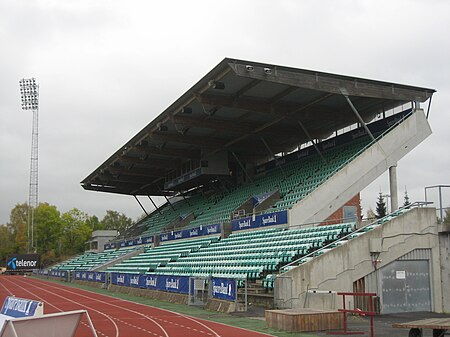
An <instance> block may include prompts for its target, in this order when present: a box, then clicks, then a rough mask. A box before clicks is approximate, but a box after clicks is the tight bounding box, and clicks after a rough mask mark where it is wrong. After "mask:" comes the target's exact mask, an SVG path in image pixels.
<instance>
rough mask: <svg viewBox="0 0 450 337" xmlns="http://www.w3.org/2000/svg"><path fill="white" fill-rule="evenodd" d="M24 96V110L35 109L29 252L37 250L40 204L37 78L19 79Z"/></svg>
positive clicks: (32, 137)
mask: <svg viewBox="0 0 450 337" xmlns="http://www.w3.org/2000/svg"><path fill="white" fill-rule="evenodd" d="M19 85H20V94H21V98H22V110H32V111H33V125H32V131H31V162H30V186H29V192H28V247H27V249H28V252H29V253H30V252H33V251H35V245H34V223H35V210H36V209H37V206H38V186H39V175H38V163H39V151H38V150H39V147H38V139H39V138H38V135H39V84H38V83H37V82H36V79H35V78H30V79H21V80H20V81H19Z"/></svg>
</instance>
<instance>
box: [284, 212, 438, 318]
mask: <svg viewBox="0 0 450 337" xmlns="http://www.w3.org/2000/svg"><path fill="white" fill-rule="evenodd" d="M435 212H436V211H435V209H434V208H416V209H412V210H410V211H409V212H407V213H405V214H403V215H401V216H398V217H396V218H394V219H393V220H391V221H389V222H387V223H385V224H383V225H380V226H379V227H377V228H375V229H373V230H371V231H368V232H366V233H364V234H362V235H360V236H359V237H356V238H353V239H351V240H350V241H348V242H347V243H346V244H344V245H342V246H339V247H336V248H334V249H332V250H331V251H329V252H327V253H325V254H323V255H320V256H318V257H315V258H314V259H313V260H311V261H309V262H306V263H304V264H302V265H300V266H298V267H296V268H294V269H292V270H290V271H289V272H286V273H284V274H282V275H280V277H281V279H280V280H278V279H277V281H276V285H275V301H276V305H277V306H278V307H280V308H291V307H292V308H304V307H305V308H315V309H338V308H341V307H342V303H341V299H340V297H339V298H338V297H336V295H333V294H310V293H308V290H323V291H329V290H332V291H350V292H351V291H353V282H355V281H357V280H359V279H361V278H363V277H365V276H366V275H368V274H370V273H372V272H373V271H374V266H373V264H372V260H371V256H370V251H369V245H370V241H371V239H380V238H381V254H380V256H379V257H378V258H379V259H381V260H382V262H381V263H380V264H379V266H378V267H379V268H381V267H383V266H384V265H387V264H389V263H390V262H392V261H394V260H396V259H398V258H400V257H401V256H403V255H405V254H407V253H408V252H410V251H412V250H414V249H420V248H423V249H427V248H429V249H431V251H432V256H433V258H432V263H431V266H430V273H432V277H431V278H432V280H431V282H432V283H431V286H432V289H433V294H432V301H433V311H437V312H441V311H442V310H443V303H442V291H441V289H442V288H441V272H440V269H441V265H440V258H439V256H440V252H439V240H438V235H437V233H438V227H437V224H436V213H435ZM352 304H353V301H352V299H350V303H349V305H352Z"/></svg>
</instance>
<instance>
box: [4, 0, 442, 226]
mask: <svg viewBox="0 0 450 337" xmlns="http://www.w3.org/2000/svg"><path fill="white" fill-rule="evenodd" d="M449 13H450V1H444V0H442V1H439V0H434V1H433V0H429V1H414V0H410V1H406V0H405V1H400V0H399V1H397V0H396V1H392V0H386V1H380V0H376V1H375V0H374V1H362V0H354V1H350V0H349V1H336V0H330V1H300V0H292V1H287V0H286V1H283V0H276V1H275V0H273V1H263V0H255V1H245V0H239V1H195V0H192V1H144V0H142V1H124V0H123V1H114V0H104V1H102V0H95V1H92V0H80V1H75V0H64V1H61V0H53V1H39V0H36V1H26V0H15V1H8V0H0V50H1V52H0V154H1V159H0V224H1V223H6V222H8V220H9V213H10V210H11V209H12V208H13V207H14V205H15V204H17V203H23V202H25V201H27V199H28V187H29V169H30V150H31V123H32V113H31V112H30V111H23V110H21V107H20V93H19V86H18V81H19V79H21V78H23V77H26V78H27V77H36V78H37V79H38V81H39V83H40V116H39V118H40V120H39V200H40V201H42V202H44V201H45V202H48V203H50V204H53V205H56V206H57V207H58V209H59V210H60V211H62V212H65V211H67V210H69V209H71V208H73V207H76V208H79V209H81V210H83V211H85V212H88V213H89V214H95V215H97V216H99V217H100V218H101V217H103V215H104V214H105V211H106V210H107V209H113V210H117V211H120V212H123V213H125V214H127V215H128V216H130V217H132V218H136V217H137V216H139V215H140V214H141V213H142V211H141V209H140V207H139V205H138V204H137V203H136V201H135V200H134V198H133V197H130V196H117V195H113V194H107V193H97V192H91V191H84V190H83V189H82V188H81V186H80V181H81V180H82V179H83V178H85V177H86V176H87V175H88V174H89V173H91V172H92V171H93V170H94V169H96V168H97V167H98V166H99V165H100V164H101V163H102V162H103V161H104V160H106V159H107V158H108V157H109V156H110V155H111V154H112V153H113V152H115V151H116V150H117V149H118V148H119V147H120V146H122V145H123V144H124V143H125V142H126V141H128V140H129V139H130V138H131V137H132V136H134V135H135V134H136V133H137V132H138V131H140V130H141V129H142V128H143V127H144V125H146V124H147V123H148V122H150V121H151V120H152V119H153V118H154V117H155V116H157V115H158V114H160V113H161V112H162V111H163V110H164V109H165V108H166V107H167V106H168V105H170V104H171V103H172V102H173V101H175V100H176V99H177V98H178V97H180V96H181V95H182V94H183V93H184V92H185V91H186V90H187V89H189V88H190V87H191V86H192V85H193V84H194V83H195V82H197V81H198V80H199V79H200V78H202V77H203V76H204V75H205V74H206V73H207V72H208V71H209V70H210V69H212V68H213V67H214V66H215V65H216V64H217V63H219V62H220V61H221V60H222V59H223V58H224V57H231V58H240V59H247V60H251V61H259V62H266V63H273V64H278V65H283V66H291V67H296V68H304V69H312V70H318V71H325V72H333V73H338V74H345V75H351V76H358V77H366V78H372V79H379V80H385V81H393V82H399V83H404V84H410V85H417V86H424V87H429V88H434V89H436V90H437V93H436V94H435V95H434V97H433V101H432V106H431V112H430V119H429V121H430V124H431V127H432V129H433V135H432V136H431V137H429V138H428V139H427V140H426V141H425V142H423V143H422V144H421V145H419V147H417V148H416V149H414V150H413V151H412V152H411V153H410V154H408V155H407V156H406V157H404V158H403V159H402V160H401V161H400V162H399V164H398V183H399V189H400V191H399V196H400V201H399V202H400V204H401V203H402V202H403V200H402V199H403V193H404V189H405V186H406V188H407V190H408V193H409V196H410V198H411V200H412V201H416V200H423V199H424V186H428V185H434V184H446V183H447V184H448V183H450V177H449V172H450V155H449V145H450V131H449V127H450V112H449V109H448V106H449V105H450V80H449V79H450V66H449V64H450V61H449V60H450V38H449V36H450V20H449ZM388 186H389V184H388V179H387V175H383V176H382V177H381V178H379V179H378V180H376V181H375V182H374V183H372V184H371V185H370V186H369V187H368V188H367V189H366V190H364V191H363V193H362V200H363V207H364V209H365V211H366V210H367V209H368V208H369V207H372V208H375V207H374V205H375V199H376V197H377V193H378V192H379V191H380V190H381V191H383V192H384V193H387V192H388ZM444 202H447V205H448V204H450V191H448V193H447V194H446V195H444ZM144 205H145V207H146V208H148V209H150V208H151V207H150V203H149V201H148V200H146V201H144Z"/></svg>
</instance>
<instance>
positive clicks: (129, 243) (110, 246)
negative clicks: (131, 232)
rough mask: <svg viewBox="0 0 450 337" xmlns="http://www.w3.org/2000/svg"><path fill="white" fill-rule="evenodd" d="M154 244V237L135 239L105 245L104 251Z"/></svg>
mask: <svg viewBox="0 0 450 337" xmlns="http://www.w3.org/2000/svg"><path fill="white" fill-rule="evenodd" d="M149 243H153V236H143V237H139V238H135V239H130V240H126V241H121V242H109V243H105V244H104V245H103V248H104V250H108V249H115V248H116V247H117V246H119V247H120V248H123V247H130V246H138V245H143V244H149Z"/></svg>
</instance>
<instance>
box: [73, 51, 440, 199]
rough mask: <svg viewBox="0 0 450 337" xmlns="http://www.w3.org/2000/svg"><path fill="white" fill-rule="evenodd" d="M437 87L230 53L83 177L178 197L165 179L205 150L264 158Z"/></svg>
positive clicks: (107, 186) (119, 189) (109, 188)
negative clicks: (167, 188) (167, 187)
mask: <svg viewBox="0 0 450 337" xmlns="http://www.w3.org/2000/svg"><path fill="white" fill-rule="evenodd" d="M434 92H435V90H433V89H429V88H420V87H415V86H409V85H402V84H395V83H389V82H382V81H375V80H369V79H363V78H356V77H350V76H342V75H336V74H330V73H323V72H318V71H311V70H304V69H296V68H289V67H283V66H277V65H271V64H263V63H257V62H251V61H244V60H236V59H229V58H225V59H224V60H223V61H222V62H220V63H219V64H218V65H217V66H216V67H214V68H213V69H212V70H211V71H210V72H209V73H208V74H206V75H205V76H204V77H203V78H202V79H200V81H198V82H197V83H196V84H195V85H194V86H193V87H192V88H190V89H189V90H188V91H187V92H186V93H184V94H183V95H182V96H181V97H180V98H178V99H177V100H176V101H175V102H174V103H173V104H172V105H170V106H169V107H168V108H167V109H166V110H164V111H163V112H162V113H161V114H160V115H159V116H158V117H156V118H155V119H154V120H153V121H151V122H150V123H149V124H148V125H146V126H145V127H144V128H143V129H142V130H141V131H140V132H139V133H138V134H136V135H135V136H134V137H133V138H131V139H130V140H129V141H128V142H127V143H126V144H125V145H124V146H122V147H120V148H119V149H118V150H117V151H116V152H115V153H114V154H113V155H111V156H110V157H109V158H108V159H107V160H106V161H105V162H104V163H103V164H101V165H100V166H99V167H98V168H97V169H96V170H94V171H93V172H92V173H91V174H90V175H89V176H88V177H86V178H85V179H84V180H83V181H82V182H81V184H82V186H83V188H84V189H87V190H96V191H103V192H111V193H120V194H129V195H170V194H171V192H170V191H164V181H165V177H166V176H167V174H168V173H169V172H170V171H173V170H174V169H177V168H179V167H180V165H181V163H182V162H184V161H186V160H189V159H199V158H200V154H201V153H202V152H203V153H205V152H208V153H215V152H220V151H229V152H231V151H232V152H234V154H235V155H236V156H237V157H238V158H239V159H240V160H241V161H242V162H257V161H261V160H263V159H264V158H267V157H268V151H269V150H268V148H269V149H270V152H272V153H279V152H287V151H290V150H292V149H294V148H295V147H297V146H298V145H299V144H302V143H304V142H307V141H308V140H309V137H311V138H313V139H322V138H326V137H328V136H329V135H331V134H332V133H333V132H334V131H335V130H338V129H340V128H343V127H345V126H348V125H351V124H353V123H355V122H358V119H357V116H356V115H355V113H354V111H353V110H352V108H351V107H350V105H349V104H348V102H347V100H346V98H345V97H344V94H345V95H348V97H349V98H350V99H351V102H352V103H353V105H354V106H355V108H356V109H357V111H358V112H359V114H360V115H361V117H362V118H363V119H364V120H365V121H366V122H368V121H370V120H372V119H373V118H374V116H376V114H378V113H380V112H382V111H383V110H388V109H391V108H394V107H397V106H400V105H402V104H404V103H407V102H411V101H420V102H424V101H426V100H427V99H428V98H430V97H431V96H432V95H433V93H434Z"/></svg>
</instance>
